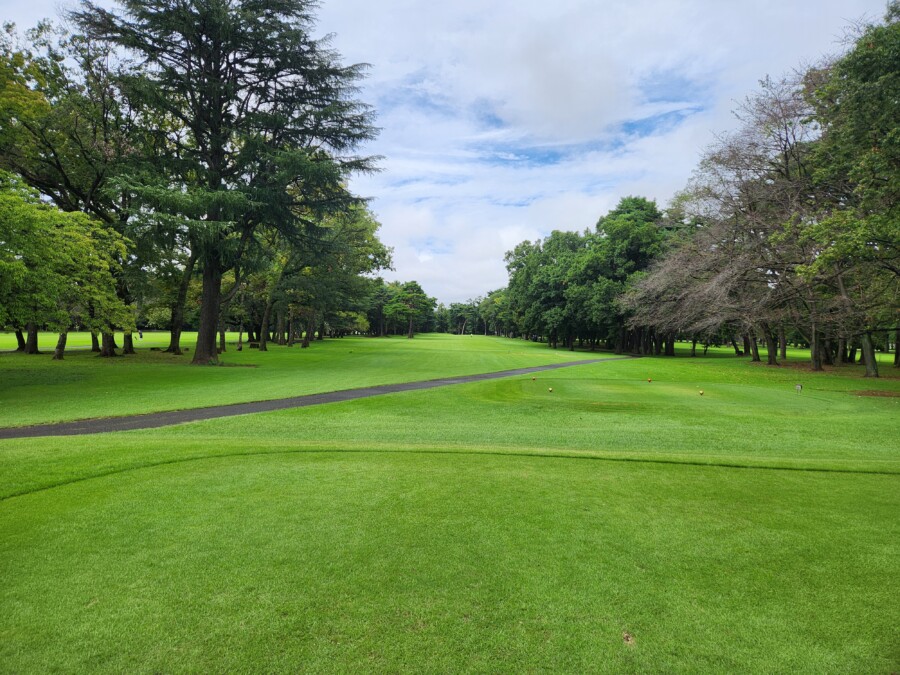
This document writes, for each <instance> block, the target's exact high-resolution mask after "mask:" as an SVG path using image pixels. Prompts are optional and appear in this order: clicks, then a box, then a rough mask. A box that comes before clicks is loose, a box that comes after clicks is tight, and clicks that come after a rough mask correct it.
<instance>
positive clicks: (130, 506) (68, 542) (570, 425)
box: [0, 336, 900, 672]
mask: <svg viewBox="0 0 900 675" xmlns="http://www.w3.org/2000/svg"><path fill="white" fill-rule="evenodd" d="M351 352H352V353H351ZM586 356H587V355H586V354H584V353H575V354H569V353H568V352H551V351H550V350H547V349H546V347H540V346H537V345H531V344H529V343H523V342H518V341H507V340H500V339H491V338H480V337H476V338H469V337H467V338H455V337H450V336H446V337H437V336H429V337H427V338H425V339H419V338H417V339H416V340H413V341H406V340H400V339H396V340H385V341H379V340H349V339H348V340H343V341H341V340H334V341H326V342H325V343H324V344H318V345H316V346H315V347H314V348H313V349H312V350H307V351H303V352H301V351H300V350H299V349H298V348H294V350H288V349H285V348H277V347H276V348H274V349H273V351H272V352H269V353H267V354H259V353H257V352H255V351H254V352H249V351H244V352H242V353H241V354H240V355H238V354H236V353H233V352H229V353H228V355H227V362H232V361H233V362H235V363H241V364H244V365H256V366H258V367H256V368H207V369H204V368H200V369H197V368H191V367H189V366H186V365H182V363H183V361H177V360H174V357H171V358H169V359H168V360H166V358H165V355H160V354H157V353H152V354H151V353H149V352H145V353H142V354H141V355H139V356H138V357H137V358H131V357H129V358H124V359H116V360H114V361H109V362H99V359H95V358H94V357H93V356H90V355H88V354H84V355H74V354H73V356H72V358H68V357H67V360H66V361H65V362H64V363H62V364H59V363H56V364H54V363H50V362H49V357H39V359H38V360H35V359H34V357H23V356H20V355H2V356H0V378H2V381H3V388H2V394H0V395H2V398H3V406H2V407H3V408H4V411H3V415H4V417H3V424H5V425H13V424H23V423H32V422H36V421H49V420H59V419H73V418H77V417H90V416H94V415H101V414H103V415H110V414H123V413H125V412H135V411H136V410H134V409H133V408H136V409H137V411H143V410H142V408H141V407H140V405H139V404H138V403H136V402H135V400H137V401H138V402H140V401H143V400H145V399H146V398H149V399H152V400H154V401H156V403H157V405H158V407H156V408H155V409H171V408H173V407H191V406H193V405H201V404H204V405H209V404H214V403H220V402H224V400H223V399H225V400H229V401H231V400H253V399H254V398H274V397H276V396H286V395H295V394H297V393H307V392H308V391H327V390H330V389H340V388H346V387H348V386H362V384H371V383H376V382H381V381H404V380H413V379H424V378H426V377H440V376H442V375H449V374H461V373H464V372H485V371H489V370H502V369H506V368H515V367H521V366H523V365H533V364H538V363H546V362H550V361H553V360H560V359H567V358H569V359H578V358H585V357H586ZM89 359H93V360H91V361H89ZM885 370H886V371H887V373H888V374H889V375H893V373H892V372H891V370H890V369H889V368H885ZM163 372H164V373H165V375H161V374H159V373H163ZM859 372H860V371H859V369H847V370H844V371H841V372H840V373H835V372H830V373H827V374H823V375H813V374H811V373H808V372H806V371H802V370H798V369H796V368H792V367H785V368H780V369H769V368H766V367H765V366H760V365H751V364H749V363H747V362H746V361H744V360H736V359H734V358H730V357H729V358H726V357H724V356H718V357H713V356H712V355H711V356H710V357H707V358H697V359H689V358H686V357H684V358H676V359H668V360H667V359H659V358H653V359H649V358H648V359H636V360H629V361H618V362H607V363H599V364H595V365H590V366H578V367H573V368H571V369H564V370H559V371H555V372H553V373H550V374H539V375H537V376H536V379H535V380H532V379H531V377H517V378H510V379H504V380H497V381H491V382H484V383H478V384H469V385H459V386H454V387H449V388H445V389H440V390H431V391H427V392H408V393H403V394H395V395H390V396H384V397H380V398H374V399H367V400H361V401H353V402H347V403H341V404H336V405H329V406H323V407H318V408H307V409H301V410H291V411H283V412H278V413H268V414H264V415H252V416H245V417H235V418H230V419H225V420H215V421H210V422H201V423H195V424H190V425H184V426H180V427H172V428H167V429H161V430H156V431H152V432H128V433H121V434H109V435H97V436H85V437H69V438H54V439H34V440H19V441H4V442H0V496H2V501H0V579H2V580H3V583H2V584H0V670H2V671H4V672H45V671H47V670H64V671H86V670H90V671H115V672H122V671H140V672H155V671H206V672H208V671H217V672H225V671H228V672H231V671H266V672H271V671H298V670H313V671H367V670H380V671H414V670H415V671H422V670H424V671H459V670H469V671H491V672H497V671H503V672H518V671H535V670H549V671H570V672H585V671H611V672H621V671H623V670H626V671H628V670H631V671H647V670H651V671H660V670H665V671H670V670H676V671H679V670H681V671H719V672H721V671H756V672H772V671H790V670H799V671H806V672H833V671H842V672H847V671H851V672H893V671H894V670H897V668H898V667H900V635H898V629H897V626H898V625H900V609H898V603H897V597H900V581H898V574H897V569H900V518H898V514H900V452H898V449H897V445H898V444H897V438H898V437H900V434H898V432H900V415H898V413H900V406H898V404H900V398H895V397H890V396H881V397H875V396H858V395H857V394H856V392H859V391H861V390H879V391H882V392H886V393H893V394H897V393H898V392H900V381H898V380H897V379H882V380H880V381H878V382H871V381H867V380H864V379H862V378H860V377H859ZM11 377H12V378H16V377H18V378H19V379H18V380H17V381H16V383H17V386H16V387H10V386H9V385H8V384H7V382H9V381H10V379H9V378H11ZM390 378H394V379H390ZM648 378H651V379H652V380H653V381H652V383H651V382H648V381H647V380H648ZM798 382H802V383H803V384H804V390H803V393H802V394H797V393H796V392H795V389H794V385H795V384H796V383H798ZM550 387H552V388H553V392H552V393H551V392H550V391H548V389H549V388H550ZM701 389H702V390H703V392H704V393H703V396H700V395H699V391H700V390H701ZM248 390H249V391H248ZM217 392H221V395H222V397H223V399H219V398H217ZM241 396H243V398H241ZM228 397H231V398H228ZM23 401H24V402H23ZM200 402H202V403H200ZM11 410H12V411H13V412H11ZM48 411H50V412H48Z"/></svg>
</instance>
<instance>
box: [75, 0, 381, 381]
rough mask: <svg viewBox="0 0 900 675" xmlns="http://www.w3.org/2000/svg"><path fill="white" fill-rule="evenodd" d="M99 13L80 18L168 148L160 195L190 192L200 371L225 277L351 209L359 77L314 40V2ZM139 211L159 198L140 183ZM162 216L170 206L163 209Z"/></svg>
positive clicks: (186, 196)
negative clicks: (262, 247) (276, 235)
mask: <svg viewBox="0 0 900 675" xmlns="http://www.w3.org/2000/svg"><path fill="white" fill-rule="evenodd" d="M120 6H121V10H120V11H108V10H106V9H103V8H101V7H98V6H96V5H94V4H92V3H90V2H84V3H83V4H82V8H81V10H79V11H77V12H74V13H72V18H73V19H74V20H75V22H76V23H77V25H78V26H79V27H80V28H81V29H82V30H83V31H84V32H85V34H86V35H87V36H88V38H90V39H91V40H93V41H96V42H99V43H101V44H108V45H111V46H112V47H114V48H117V49H121V50H124V52H125V53H126V55H127V57H128V58H129V59H130V61H131V63H132V67H131V69H130V70H129V71H128V72H127V73H126V74H125V76H124V77H123V78H122V80H121V82H122V86H123V90H124V91H125V92H126V95H127V96H128V98H129V100H130V101H131V102H132V104H133V105H134V106H135V107H136V108H137V109H138V110H139V111H140V114H141V119H142V123H143V124H146V125H148V126H149V129H148V131H149V133H150V134H151V135H152V136H154V137H156V138H158V139H160V142H159V143H158V148H159V155H158V157H157V161H156V166H157V167H158V170H159V171H160V178H159V179H158V181H157V183H156V185H155V186H153V187H154V188H156V189H159V188H160V187H166V188H169V189H170V190H172V191H174V193H175V194H178V195H180V201H181V204H180V206H179V209H178V210H179V212H180V213H187V214H188V215H190V228H191V236H190V241H191V246H192V250H193V251H195V252H196V254H197V264H198V265H199V266H200V267H201V268H202V300H201V308H200V320H199V333H198V340H197V347H196V350H195V352H194V357H193V362H194V363H196V364H206V363H215V362H216V361H217V359H218V357H217V350H216V333H217V328H218V325H219V313H220V303H221V300H222V279H223V275H224V274H225V272H226V271H227V270H229V269H232V268H234V267H236V266H238V265H239V264H240V261H241V258H242V256H243V254H244V252H245V251H246V249H247V247H248V245H249V242H250V241H251V239H252V238H253V236H254V235H255V232H256V230H257V229H258V228H261V227H276V228H279V229H281V230H282V231H283V232H284V233H285V235H286V236H288V237H294V236H299V235H300V234H302V231H303V229H304V224H305V222H306V218H307V217H308V214H309V213H310V212H323V211H326V210H333V209H334V208H335V207H339V206H341V205H343V204H346V203H348V202H350V201H352V199H351V197H350V195H349V194H348V193H347V191H346V189H345V187H344V184H345V178H346V177H347V175H348V174H349V173H351V172H354V171H365V170H369V169H371V166H372V164H371V161H370V160H368V159H365V158H360V157H358V156H354V155H353V154H352V153H353V151H354V150H355V149H356V148H357V147H358V145H359V144H360V143H361V142H362V141H365V140H367V139H369V138H371V137H372V136H373V135H374V129H373V127H372V126H371V124H370V111H369V109H368V108H367V107H366V106H365V105H363V104H361V103H359V102H358V101H356V100H355V99H354V98H353V95H354V94H355V89H354V84H355V82H356V81H357V80H358V79H359V78H360V77H361V75H362V72H363V67H362V66H358V65H357V66H343V65H341V64H340V63H339V62H338V57H337V55H336V54H335V53H334V52H332V51H331V50H330V49H329V48H328V46H327V43H326V42H323V41H319V40H315V39H313V38H312V37H311V30H312V25H313V19H314V14H313V13H314V9H315V3H314V2H312V1H311V0H279V1H278V2H266V3H260V2H256V1H255V0H235V1H230V0H209V1H203V2H201V1H200V0H189V1H188V2H183V1H181V0H157V1H155V2H152V3H148V2H144V1H142V0H141V1H139V0H123V1H122V2H121V3H120ZM133 196H134V198H135V199H136V200H137V201H139V202H140V201H151V200H150V199H149V198H148V196H147V194H146V192H145V190H144V189H142V187H141V186H140V185H135V186H134V192H133ZM158 206H161V205H158Z"/></svg>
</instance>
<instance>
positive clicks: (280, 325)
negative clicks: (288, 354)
mask: <svg viewBox="0 0 900 675" xmlns="http://www.w3.org/2000/svg"><path fill="white" fill-rule="evenodd" d="M284 323H285V322H284V312H278V318H277V319H276V320H275V333H276V334H277V335H278V344H279V345H280V346H282V347H284V345H285V344H287V340H285V339H284Z"/></svg>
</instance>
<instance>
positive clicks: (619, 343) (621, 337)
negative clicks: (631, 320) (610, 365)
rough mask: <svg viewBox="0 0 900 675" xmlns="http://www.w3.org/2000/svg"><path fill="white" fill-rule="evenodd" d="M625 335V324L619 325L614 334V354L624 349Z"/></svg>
mask: <svg viewBox="0 0 900 675" xmlns="http://www.w3.org/2000/svg"><path fill="white" fill-rule="evenodd" d="M625 337H626V331H625V326H619V334H618V335H617V336H616V349H615V353H616V354H621V353H622V352H624V351H625Z"/></svg>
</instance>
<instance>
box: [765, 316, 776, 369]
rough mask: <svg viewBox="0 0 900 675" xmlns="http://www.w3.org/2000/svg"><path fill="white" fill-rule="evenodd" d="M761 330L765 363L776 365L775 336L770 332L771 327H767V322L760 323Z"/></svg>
mask: <svg viewBox="0 0 900 675" xmlns="http://www.w3.org/2000/svg"><path fill="white" fill-rule="evenodd" d="M762 332H763V338H764V339H765V341H766V365H769V366H777V365H778V346H777V345H776V344H775V336H774V335H773V334H772V329H771V328H769V325H768V324H766V323H764V324H762Z"/></svg>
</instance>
